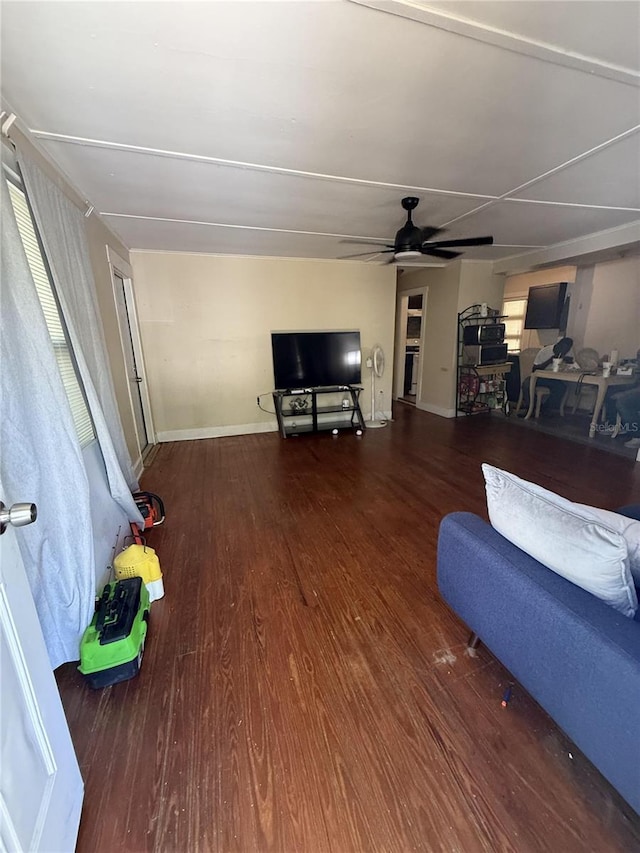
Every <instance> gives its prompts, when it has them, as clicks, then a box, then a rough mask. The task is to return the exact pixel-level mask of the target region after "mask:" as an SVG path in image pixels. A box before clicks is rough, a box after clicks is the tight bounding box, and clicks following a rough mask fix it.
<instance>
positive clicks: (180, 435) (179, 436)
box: [156, 423, 278, 443]
mask: <svg viewBox="0 0 640 853" xmlns="http://www.w3.org/2000/svg"><path fill="white" fill-rule="evenodd" d="M277 431H278V425H277V424H267V423H259V424H233V425H231V426H219V427H201V428H199V429H170V430H166V431H165V432H158V433H157V435H156V438H157V440H158V441H159V442H162V443H164V442H166V441H194V440H196V439H199V438H223V437H225V436H229V435H252V434H253V433H257V432H277Z"/></svg>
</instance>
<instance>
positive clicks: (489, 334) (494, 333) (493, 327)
mask: <svg viewBox="0 0 640 853" xmlns="http://www.w3.org/2000/svg"><path fill="white" fill-rule="evenodd" d="M504 333H505V325H504V323H490V324H489V323H488V324H485V325H474V326H465V327H464V332H463V338H462V341H463V343H465V344H501V343H502V342H503V341H504Z"/></svg>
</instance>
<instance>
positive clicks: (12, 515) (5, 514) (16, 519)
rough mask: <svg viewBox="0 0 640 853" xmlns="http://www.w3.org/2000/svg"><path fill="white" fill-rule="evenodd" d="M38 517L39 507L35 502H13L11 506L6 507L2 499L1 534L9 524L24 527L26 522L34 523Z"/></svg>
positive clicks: (0, 511) (0, 503)
mask: <svg viewBox="0 0 640 853" xmlns="http://www.w3.org/2000/svg"><path fill="white" fill-rule="evenodd" d="M37 517H38V507H37V506H36V505H35V504H26V503H23V504H13V506H11V507H6V506H5V505H4V504H3V503H2V501H0V535H1V534H2V533H4V531H5V530H6V529H7V525H8V524H10V525H11V526H12V527H24V526H25V525H26V524H33V522H34V521H35V520H36V518H37Z"/></svg>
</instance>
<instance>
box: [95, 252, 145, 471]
mask: <svg viewBox="0 0 640 853" xmlns="http://www.w3.org/2000/svg"><path fill="white" fill-rule="evenodd" d="M107 255H108V258H109V268H110V271H111V283H112V286H113V297H114V301H115V305H116V311H117V314H118V326H119V329H120V342H121V344H122V353H123V356H124V362H125V367H126V371H127V379H128V380H129V381H128V389H129V399H130V401H131V411H132V412H133V417H134V425H135V430H136V438H137V443H138V449H139V454H140V455H139V460H140V462H142V460H144V458H145V456H146V455H147V453H149V451H150V450H151V448H152V447H153V445H154V443H155V439H154V434H153V424H152V421H151V404H150V401H149V395H148V391H147V382H146V374H145V367H144V359H143V356H142V342H141V340H140V332H139V330H138V318H137V314H136V307H135V300H134V296H133V284H132V271H131V267H130V266H129V264H127V262H126V261H124V260H123V259H122V258H120V257H119V256H118V255H117V254H116V253H115V252H114V251H113V250H112V249H110V247H109V246H107Z"/></svg>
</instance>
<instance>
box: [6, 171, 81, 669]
mask: <svg viewBox="0 0 640 853" xmlns="http://www.w3.org/2000/svg"><path fill="white" fill-rule="evenodd" d="M0 183H1V184H2V197H1V213H2V262H1V263H2V266H1V269H2V279H1V281H2V285H1V289H0V406H1V411H2V417H1V418H0V448H1V452H0V478H1V479H2V484H3V488H4V490H5V495H4V496H3V498H4V501H5V502H6V503H7V504H8V505H10V504H11V503H14V502H17V501H29V502H31V501H32V502H34V503H36V504H37V506H38V518H37V521H36V523H35V524H32V525H29V526H28V527H24V528H20V529H18V530H16V536H17V539H18V543H19V546H20V551H21V553H22V558H23V561H24V564H25V569H26V572H27V576H28V577H29V582H30V585H31V590H32V593H33V597H34V600H35V604H36V609H37V611H38V617H39V619H40V624H41V626H42V632H43V635H44V639H45V643H46V646H47V650H48V653H49V658H50V661H51V666H52V667H53V668H54V669H55V667H57V666H59V665H60V664H61V663H64V662H66V661H71V660H77V659H78V657H79V643H80V637H81V636H82V632H83V630H84V629H85V627H86V626H87V625H88V624H89V622H90V620H91V615H92V613H93V609H94V597H95V574H94V550H93V535H92V524H91V512H90V495H89V484H88V480H87V475H86V470H85V466H84V462H83V458H82V451H81V449H80V445H79V443H78V439H77V436H76V431H75V426H74V423H73V417H72V415H71V409H70V407H69V403H68V400H67V396H66V393H65V389H64V386H63V384H62V379H61V377H60V371H59V368H58V364H57V361H56V357H55V354H54V351H53V345H52V343H51V338H50V337H49V332H48V330H47V327H46V323H45V320H44V315H43V313H42V308H41V306H40V301H39V299H38V295H37V292H36V288H35V285H34V283H33V279H32V277H31V271H30V269H29V265H28V262H27V258H26V255H25V252H24V248H23V246H22V241H21V239H20V234H19V232H18V226H17V224H16V220H15V216H14V213H13V207H12V205H11V200H10V198H9V191H8V189H7V185H6V182H5V181H4V180H2V181H0Z"/></svg>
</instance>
